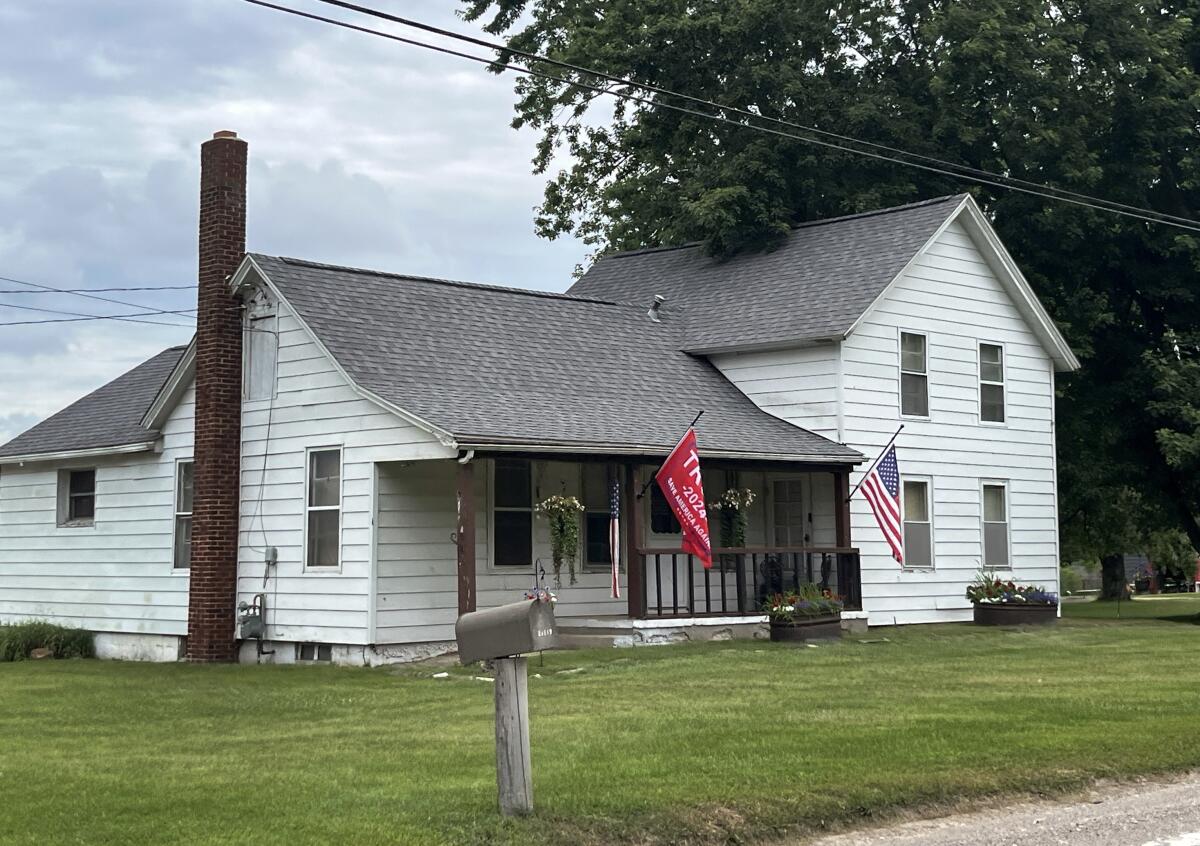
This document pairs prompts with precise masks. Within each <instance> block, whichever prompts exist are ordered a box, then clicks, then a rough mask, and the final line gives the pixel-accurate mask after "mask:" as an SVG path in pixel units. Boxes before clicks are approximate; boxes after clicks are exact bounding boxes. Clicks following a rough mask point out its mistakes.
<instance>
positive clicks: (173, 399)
mask: <svg viewBox="0 0 1200 846" xmlns="http://www.w3.org/2000/svg"><path fill="white" fill-rule="evenodd" d="M195 365H196V338H195V336H193V337H192V342H191V343H190V344H188V345H187V349H185V350H184V351H183V355H181V356H180V357H179V361H177V362H176V363H175V367H174V369H173V370H172V371H171V375H170V376H168V377H167V381H166V382H164V383H163V386H162V388H160V389H159V392H158V395H157V396H155V397H154V402H153V403H151V404H150V408H148V409H146V413H145V414H144V415H143V416H142V422H141V426H142V428H143V429H150V430H151V431H155V432H157V431H158V430H159V429H161V428H162V427H163V424H164V423H166V422H167V417H168V415H170V413H171V412H172V411H174V410H175V406H176V405H177V404H178V403H179V399H180V398H181V397H182V396H183V392H184V391H186V390H187V386H188V384H189V383H190V382H191V380H192V378H193V377H194V376H195V373H196V367H195Z"/></svg>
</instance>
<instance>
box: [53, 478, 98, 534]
mask: <svg viewBox="0 0 1200 846" xmlns="http://www.w3.org/2000/svg"><path fill="white" fill-rule="evenodd" d="M95 522H96V470H95V468H91V469H88V470H60V471H58V525H60V526H92V525H95Z"/></svg>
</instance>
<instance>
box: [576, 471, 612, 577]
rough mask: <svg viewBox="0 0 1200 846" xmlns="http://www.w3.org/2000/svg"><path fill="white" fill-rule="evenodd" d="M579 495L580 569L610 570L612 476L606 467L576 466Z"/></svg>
mask: <svg viewBox="0 0 1200 846" xmlns="http://www.w3.org/2000/svg"><path fill="white" fill-rule="evenodd" d="M580 472H581V474H582V485H581V487H582V493H583V566H584V569H585V570H603V571H607V570H609V569H610V568H611V567H612V545H611V544H610V542H609V530H610V529H611V528H612V473H613V472H614V471H613V469H612V468H610V467H609V466H608V465H607V464H592V463H587V464H583V465H580Z"/></svg>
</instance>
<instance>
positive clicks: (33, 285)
mask: <svg viewBox="0 0 1200 846" xmlns="http://www.w3.org/2000/svg"><path fill="white" fill-rule="evenodd" d="M0 281H3V282H11V283H12V284H14V285H27V286H29V287H30V288H38V289H40V290H42V291H47V292H53V293H56V294H66V293H70V294H74V295H75V296H77V297H86V298H87V299H89V300H99V301H100V302H104V303H115V304H116V305H123V306H129V307H130V308H147V306H144V305H142V304H141V303H131V302H129V301H128V300H118V299H114V298H113V297H101V296H97V295H96V294H89V293H84V292H82V291H68V290H67V289H66V288H55V287H54V286H52V285H43V284H42V283H40V282H30V281H28V280H26V279H14V278H13V277H11V276H0ZM189 311H195V309H194V308H192V309H186V310H184V311H179V312H173V313H177V314H184V313H186V312H189ZM164 313H165V312H164Z"/></svg>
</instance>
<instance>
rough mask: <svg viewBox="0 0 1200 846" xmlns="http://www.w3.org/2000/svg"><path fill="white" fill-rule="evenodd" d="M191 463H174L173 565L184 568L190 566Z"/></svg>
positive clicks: (177, 568) (192, 489) (176, 567)
mask: <svg viewBox="0 0 1200 846" xmlns="http://www.w3.org/2000/svg"><path fill="white" fill-rule="evenodd" d="M193 466H194V465H193V464H192V462H190V461H180V462H178V463H177V464H176V465H175V555H174V563H173V566H174V568H175V569H176V570H186V569H188V568H189V567H191V566H192V494H193V491H194V489H195V486H194V484H193V479H194V474H193Z"/></svg>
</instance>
